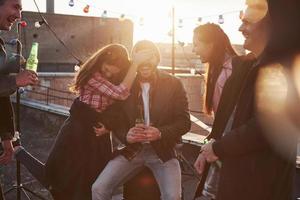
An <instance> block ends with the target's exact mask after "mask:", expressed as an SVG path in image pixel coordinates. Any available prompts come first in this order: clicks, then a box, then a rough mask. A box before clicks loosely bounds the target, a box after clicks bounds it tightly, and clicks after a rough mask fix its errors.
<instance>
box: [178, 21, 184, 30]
mask: <svg viewBox="0 0 300 200" xmlns="http://www.w3.org/2000/svg"><path fill="white" fill-rule="evenodd" d="M182 27H183V20H182V19H179V20H178V28H182Z"/></svg>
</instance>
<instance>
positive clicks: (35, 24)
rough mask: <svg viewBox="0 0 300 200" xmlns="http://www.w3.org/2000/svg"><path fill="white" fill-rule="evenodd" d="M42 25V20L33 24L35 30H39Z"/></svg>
mask: <svg viewBox="0 0 300 200" xmlns="http://www.w3.org/2000/svg"><path fill="white" fill-rule="evenodd" d="M44 23H45V21H44V20H42V21H37V22H35V23H34V27H35V28H40V27H41V26H42V25H43V24H44Z"/></svg>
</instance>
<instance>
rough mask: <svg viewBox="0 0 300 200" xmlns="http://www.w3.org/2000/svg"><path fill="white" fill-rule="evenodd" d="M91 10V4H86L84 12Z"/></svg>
mask: <svg viewBox="0 0 300 200" xmlns="http://www.w3.org/2000/svg"><path fill="white" fill-rule="evenodd" d="M89 11H90V5H86V6H85V7H84V9H83V12H84V13H89Z"/></svg>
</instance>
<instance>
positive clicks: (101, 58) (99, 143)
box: [15, 44, 152, 200]
mask: <svg viewBox="0 0 300 200" xmlns="http://www.w3.org/2000/svg"><path fill="white" fill-rule="evenodd" d="M151 55H152V53H151V52H145V51H144V52H141V53H139V54H134V55H133V59H132V62H130V60H129V57H128V52H127V50H126V48H125V47H124V46H122V45H119V44H111V45H107V46H105V47H103V48H102V49H100V50H98V51H97V52H96V53H95V54H94V55H92V56H91V57H90V58H89V59H88V60H87V61H86V62H85V63H84V64H83V66H82V67H81V69H80V71H79V73H78V74H77V76H76V78H75V84H74V85H73V87H72V89H73V91H75V92H77V93H78V98H76V99H75V101H74V102H73V104H72V106H71V109H70V117H69V118H68V119H67V120H66V121H65V123H64V124H63V125H62V127H61V129H60V131H59V133H58V136H57V138H56V141H55V144H54V146H53V148H52V150H51V152H50V155H49V157H48V159H47V162H46V164H45V165H43V164H42V163H40V162H39V161H38V160H36V159H35V158H33V157H32V156H31V155H30V154H29V153H28V152H26V151H25V150H24V149H23V148H22V147H18V148H16V153H15V155H16V158H17V159H18V160H20V161H21V163H22V164H23V165H25V167H27V168H28V170H29V171H30V172H31V173H32V174H33V175H34V176H35V177H36V178H37V179H38V180H39V181H40V182H41V183H42V184H43V185H44V186H45V187H47V188H49V190H50V192H51V193H52V195H53V197H54V199H58V200H66V199H70V200H75V199H78V200H85V199H91V185H92V183H93V182H94V180H95V179H96V177H97V175H98V173H99V171H102V169H103V168H104V167H105V165H106V163H107V162H108V161H109V160H110V158H111V155H112V150H111V141H110V135H109V134H107V133H102V134H101V135H98V136H97V135H96V134H95V131H94V130H95V127H97V126H99V125H100V126H105V128H106V129H109V130H112V129H113V128H114V126H117V125H116V124H114V118H113V117H110V114H111V113H113V112H118V110H117V109H115V105H114V102H116V101H119V100H125V99H126V98H127V97H128V96H129V90H130V88H131V85H132V83H133V80H134V79H135V75H136V70H137V66H138V65H139V64H141V63H142V62H144V61H146V60H147V59H148V58H150V56H151ZM113 115H114V117H115V116H116V115H115V114H113Z"/></svg>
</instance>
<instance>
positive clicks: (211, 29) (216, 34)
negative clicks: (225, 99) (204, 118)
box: [194, 23, 237, 114]
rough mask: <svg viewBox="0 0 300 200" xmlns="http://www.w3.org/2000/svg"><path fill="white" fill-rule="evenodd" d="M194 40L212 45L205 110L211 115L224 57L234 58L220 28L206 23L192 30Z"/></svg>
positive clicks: (233, 53) (232, 51)
mask: <svg viewBox="0 0 300 200" xmlns="http://www.w3.org/2000/svg"><path fill="white" fill-rule="evenodd" d="M194 38H196V39H198V40H199V41H202V42H205V43H213V51H212V52H213V53H212V55H211V56H210V58H209V60H208V65H209V66H208V73H207V80H206V95H205V104H204V107H205V110H206V112H207V113H208V114H211V112H212V109H213V101H212V100H213V94H214V90H215V85H216V82H217V79H218V77H219V75H220V73H221V71H222V67H223V63H224V59H225V56H226V55H228V56H231V57H233V56H236V55H237V54H236V52H235V51H234V49H233V48H232V46H231V43H230V40H229V38H228V36H227V35H226V34H225V33H224V31H223V30H222V29H221V27H220V26H218V25H216V24H213V23H207V24H204V25H200V26H198V27H196V28H195V29H194Z"/></svg>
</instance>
